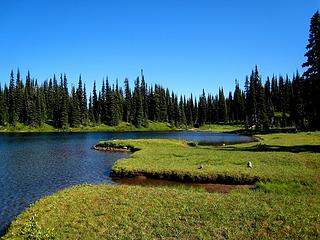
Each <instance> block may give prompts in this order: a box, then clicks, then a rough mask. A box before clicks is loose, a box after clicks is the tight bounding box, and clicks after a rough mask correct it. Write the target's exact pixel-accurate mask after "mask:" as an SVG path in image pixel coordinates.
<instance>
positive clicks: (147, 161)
mask: <svg viewBox="0 0 320 240" xmlns="http://www.w3.org/2000/svg"><path fill="white" fill-rule="evenodd" d="M257 137H258V138H259V139H261V140H260V141H259V142H251V143H244V144H237V145H227V146H222V145H221V146H200V145H197V144H196V143H188V142H186V141H179V140H154V139H148V140H114V141H112V143H113V144H118V145H121V146H134V147H135V148H138V149H141V150H140V151H137V152H135V153H133V154H132V155H131V156H130V157H128V158H125V159H121V160H118V161H117V162H116V163H115V164H114V165H113V167H112V171H111V175H112V176H117V177H133V176H140V175H144V176H147V177H150V178H165V179H173V180H179V181H191V182H216V183H230V184H248V183H256V182H263V183H271V182H272V183H280V184H281V183H285V184H288V183H290V184H293V185H295V184H297V185H299V186H300V185H303V186H308V187H314V186H316V185H317V183H318V182H319V180H320V179H319V177H320V174H319V173H320V132H313V133H297V134H269V135H259V136H257ZM99 144H101V145H102V144H106V143H105V142H100V143H99ZM248 162H252V164H253V168H248V167H247V163H248Z"/></svg>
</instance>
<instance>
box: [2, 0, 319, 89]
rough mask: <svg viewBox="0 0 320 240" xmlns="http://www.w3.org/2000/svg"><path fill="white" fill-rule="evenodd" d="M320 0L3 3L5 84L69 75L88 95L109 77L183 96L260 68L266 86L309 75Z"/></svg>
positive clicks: (230, 81) (231, 84)
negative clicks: (15, 78)
mask: <svg viewBox="0 0 320 240" xmlns="http://www.w3.org/2000/svg"><path fill="white" fill-rule="evenodd" d="M318 9H320V0H261V1H260V0H259V1H258V0H242V1H239V0H225V1H213V0H211V1H210V0H207V1H205V0H154V1H152V0H145V1H143V0H134V1H133V0H127V1H125V0H117V1H116V0H114V1H113V0H105V1H103V0H100V1H99V0H90V1H82V0H51V1H50V0H46V1H44V0H38V1H37V0H28V1H25V0H14V1H12V0H0V82H1V83H2V84H3V83H7V82H8V79H9V73H10V71H11V69H14V70H16V69H17V68H18V67H19V68H20V70H21V73H22V74H23V76H25V74H26V72H27V70H28V69H29V70H30V71H31V75H32V76H34V77H35V78H37V79H38V80H39V81H40V82H42V81H44V80H45V79H47V78H49V77H51V76H52V75H53V74H54V73H55V74H58V75H59V74H60V73H66V74H67V77H68V81H69V84H70V85H71V84H76V82H77V81H78V76H79V74H80V73H81V74H82V77H83V80H84V82H86V84H87V86H88V88H89V89H90V90H91V89H92V83H93V80H96V81H97V83H98V86H100V84H101V80H102V78H103V77H105V76H106V75H108V76H109V80H110V81H111V82H113V81H114V80H115V79H116V78H119V82H120V83H121V85H122V83H123V80H124V78H125V77H128V78H129V80H130V82H131V83H133V81H134V79H135V78H136V77H137V76H138V75H139V73H140V69H144V73H145V77H146V81H147V82H148V83H159V84H161V85H163V86H164V87H169V89H171V90H174V91H175V92H177V93H179V94H187V95H189V94H190V93H191V92H193V93H194V94H195V95H198V94H200V93H201V91H202V88H205V89H206V91H209V92H213V93H217V91H218V88H219V87H220V86H223V87H224V88H225V91H229V90H233V88H234V80H235V79H236V78H237V79H238V80H239V81H240V84H241V87H243V84H244V78H245V75H246V74H250V72H251V69H252V68H253V67H254V66H255V64H257V65H258V67H259V70H260V73H261V75H262V77H263V79H265V77H266V76H267V75H272V74H279V73H281V74H290V75H291V74H292V73H293V72H295V71H296V70H299V71H300V72H301V71H302V69H301V64H302V63H303V62H304V60H305V58H304V56H303V55H304V53H305V46H306V44H307V39H308V31H309V23H310V18H311V16H312V15H313V14H314V12H315V11H316V10H318Z"/></svg>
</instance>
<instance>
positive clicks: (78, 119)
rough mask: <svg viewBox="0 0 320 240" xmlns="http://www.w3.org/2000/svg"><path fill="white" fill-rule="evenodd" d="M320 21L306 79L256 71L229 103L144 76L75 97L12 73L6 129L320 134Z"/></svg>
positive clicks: (4, 93) (1, 118)
mask: <svg viewBox="0 0 320 240" xmlns="http://www.w3.org/2000/svg"><path fill="white" fill-rule="evenodd" d="M319 29H320V15H319V12H318V11H317V12H316V13H315V14H314V15H313V17H312V18H311V24H310V34H309V42H308V45H307V52H306V54H305V56H306V58H307V61H306V62H305V63H304V64H303V67H305V68H306V71H305V72H304V73H303V75H302V76H301V75H300V74H299V73H298V72H297V73H295V74H293V76H292V77H291V78H290V77H289V76H288V75H286V76H281V75H280V76H272V77H267V78H266V80H265V82H264V84H263V82H262V79H261V76H260V74H259V70H258V67H257V66H256V67H255V68H254V69H253V70H252V72H251V74H250V75H248V76H246V78H245V86H244V90H242V89H241V88H240V86H239V82H238V81H236V84H235V89H234V91H233V92H229V93H228V94H227V95H225V93H224V89H223V88H220V89H219V92H218V94H216V95H213V94H211V93H206V92H205V90H203V92H202V94H201V95H200V96H199V97H198V98H196V97H194V96H193V95H192V94H191V95H190V96H188V97H186V96H178V95H177V94H175V93H174V92H172V91H170V90H169V89H168V88H164V87H162V86H161V85H158V84H155V85H151V86H148V85H147V83H146V81H145V77H144V74H143V71H141V74H140V76H139V77H137V78H136V80H135V82H134V86H133V87H132V88H131V87H130V86H129V80H128V79H125V80H124V84H123V87H120V86H119V84H118V80H117V81H116V83H115V84H114V83H112V84H111V83H110V82H109V80H108V78H107V79H105V80H103V81H102V87H101V89H99V90H98V89H97V88H96V82H94V85H93V89H92V91H90V92H91V93H90V95H89V96H87V90H86V86H85V84H83V82H82V79H81V76H80V77H79V80H78V84H77V86H76V87H75V86H72V88H71V89H70V90H69V89H68V80H67V76H66V75H65V74H64V75H62V74H61V75H60V77H59V78H57V77H56V76H55V75H54V76H53V77H52V78H50V79H49V80H46V81H44V82H43V83H40V84H39V83H38V81H37V80H36V79H34V78H31V75H30V72H28V73H27V75H26V77H25V81H23V80H22V77H21V75H20V71H19V69H18V70H17V72H16V73H14V72H13V71H11V74H10V82H9V86H7V85H4V86H1V85H0V125H7V124H11V125H15V124H16V123H23V124H25V125H30V126H33V127H39V126H41V125H42V124H44V123H46V124H49V125H52V126H54V127H56V128H68V127H79V126H81V125H91V124H101V123H104V124H107V125H110V126H116V125H118V124H119V123H120V122H122V121H123V122H128V123H132V124H133V125H135V126H136V127H141V126H145V127H147V126H148V122H149V121H159V122H167V123H170V124H172V125H175V126H196V127H197V126H201V125H204V124H211V123H232V124H233V123H239V124H240V123H241V124H245V126H246V127H247V128H255V129H259V130H267V129H269V128H271V127H287V126H295V127H297V128H300V129H307V128H308V129H319V128H320V107H319V105H320V104H319V101H318V96H317V93H318V92H319V90H320V86H319V85H320V84H319V83H320V79H319V76H320V59H319V58H320V30H319Z"/></svg>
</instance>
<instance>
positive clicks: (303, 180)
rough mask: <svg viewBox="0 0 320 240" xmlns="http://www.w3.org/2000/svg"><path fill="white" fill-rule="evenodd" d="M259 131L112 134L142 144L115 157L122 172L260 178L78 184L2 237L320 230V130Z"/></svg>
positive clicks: (300, 235)
mask: <svg viewBox="0 0 320 240" xmlns="http://www.w3.org/2000/svg"><path fill="white" fill-rule="evenodd" d="M257 137H259V138H260V142H258V143H257V142H251V143H243V144H237V145H227V146H199V145H197V144H194V143H192V144H190V143H189V144H188V142H186V141H179V140H153V139H152V140H115V141H111V143H112V144H113V147H116V146H120V147H123V146H128V145H130V146H132V147H135V148H139V149H141V150H140V151H136V152H134V153H133V154H132V155H131V156H130V157H129V158H126V159H121V160H118V161H117V162H116V163H115V164H114V166H113V171H115V172H118V173H121V174H122V173H125V174H127V173H130V174H132V173H133V174H134V173H141V172H142V173H150V174H156V175H158V176H162V177H163V174H164V173H169V174H172V173H175V174H178V175H179V176H181V177H182V180H183V179H184V178H185V176H190V177H191V178H192V179H197V178H199V177H209V178H212V179H214V180H217V179H216V178H217V176H219V175H221V176H224V177H226V179H233V180H237V181H238V180H239V179H240V180H241V179H243V178H244V179H250V178H252V177H257V178H258V182H256V188H255V189H253V190H249V189H237V190H234V191H231V192H230V193H229V194H221V193H208V192H205V191H204V190H203V189H198V188H187V187H163V186H162V187H139V186H126V185H120V186H110V185H81V186H75V187H71V188H68V189H64V190H62V191H59V192H57V193H55V194H53V195H51V196H47V197H44V198H42V199H40V200H39V201H38V202H36V203H35V204H33V205H31V206H30V207H29V208H28V209H27V210H25V211H24V212H23V213H22V214H20V215H19V216H18V217H17V219H16V220H15V221H13V222H12V224H11V225H10V227H9V229H8V231H7V233H6V234H5V235H4V236H3V237H2V238H3V239H20V238H27V237H29V238H30V237H33V238H34V239H50V238H51V239H66V238H68V239H102V238H103V239H164V238H166V239H212V238H213V239H226V238H228V239H319V238H320V218H319V216H320V174H319V173H320V132H312V133H296V134H288V133H287V134H284V133H277V134H267V135H258V136H257ZM155 153H156V154H155ZM247 161H252V163H253V168H252V169H249V168H247V166H246V163H247ZM199 165H202V168H201V169H199Z"/></svg>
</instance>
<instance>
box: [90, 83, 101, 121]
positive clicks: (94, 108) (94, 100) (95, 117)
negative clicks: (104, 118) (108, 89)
mask: <svg viewBox="0 0 320 240" xmlns="http://www.w3.org/2000/svg"><path fill="white" fill-rule="evenodd" d="M91 101H92V103H91V105H92V114H93V119H92V120H93V122H95V123H99V122H100V116H99V113H98V96H97V89H96V81H94V82H93V91H92V100H91Z"/></svg>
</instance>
